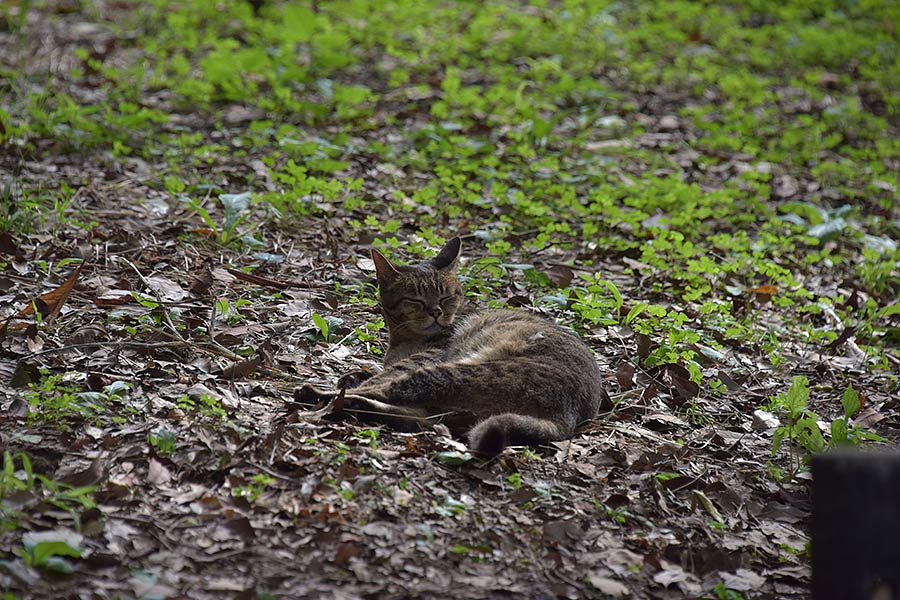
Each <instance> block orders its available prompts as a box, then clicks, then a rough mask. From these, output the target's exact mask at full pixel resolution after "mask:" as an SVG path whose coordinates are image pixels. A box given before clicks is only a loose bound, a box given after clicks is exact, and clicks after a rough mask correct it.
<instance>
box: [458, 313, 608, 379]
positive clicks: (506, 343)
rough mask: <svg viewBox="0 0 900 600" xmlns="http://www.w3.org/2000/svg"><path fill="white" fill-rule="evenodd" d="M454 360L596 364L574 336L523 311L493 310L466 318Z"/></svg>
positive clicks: (459, 334) (461, 326)
mask: <svg viewBox="0 0 900 600" xmlns="http://www.w3.org/2000/svg"><path fill="white" fill-rule="evenodd" d="M449 352H450V358H451V359H456V360H465V361H466V362H486V361H492V360H500V361H502V360H508V359H512V358H517V357H526V358H535V359H541V360H544V361H549V362H558V363H559V364H560V365H565V364H570V363H571V361H573V360H574V361H575V362H576V363H581V365H584V364H585V363H586V362H590V363H591V364H594V361H593V357H592V355H591V353H590V351H589V350H588V349H587V347H586V346H585V345H584V344H582V343H581V341H580V340H579V339H578V338H577V337H575V336H574V335H572V334H570V333H567V332H565V331H563V330H562V329H560V328H559V327H557V326H556V325H554V324H553V323H550V322H548V321H547V320H545V319H543V318H541V317H538V316H536V315H533V314H531V313H529V312H526V311H522V310H491V311H485V312H481V313H477V314H474V315H472V316H470V317H468V318H466V319H465V320H464V321H463V322H462V323H461V324H460V325H459V326H458V327H457V329H456V331H455V332H454V334H453V337H452V339H451V342H450V348H449Z"/></svg>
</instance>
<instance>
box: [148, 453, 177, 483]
mask: <svg viewBox="0 0 900 600" xmlns="http://www.w3.org/2000/svg"><path fill="white" fill-rule="evenodd" d="M170 479H172V473H171V472H170V471H169V469H167V468H166V467H165V466H164V465H163V464H162V463H161V462H159V461H158V460H156V459H155V458H151V459H150V468H149V470H148V473H147V480H148V481H150V483H155V484H156V485H165V484H167V483H169V480H170Z"/></svg>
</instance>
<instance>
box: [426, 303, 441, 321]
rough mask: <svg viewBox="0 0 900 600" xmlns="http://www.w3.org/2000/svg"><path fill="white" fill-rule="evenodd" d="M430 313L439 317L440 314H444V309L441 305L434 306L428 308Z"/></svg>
mask: <svg viewBox="0 0 900 600" xmlns="http://www.w3.org/2000/svg"><path fill="white" fill-rule="evenodd" d="M428 314H429V315H431V316H432V317H434V318H435V319H437V318H438V317H439V316H441V315H442V314H444V311H443V310H441V307H440V306H432V307H431V308H429V309H428Z"/></svg>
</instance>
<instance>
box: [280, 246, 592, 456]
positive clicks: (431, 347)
mask: <svg viewBox="0 0 900 600" xmlns="http://www.w3.org/2000/svg"><path fill="white" fill-rule="evenodd" d="M461 250H462V243H461V241H460V239H459V238H458V237H455V238H453V239H451V240H450V241H448V242H447V243H446V244H445V245H444V247H443V248H442V249H441V250H440V252H439V253H438V254H437V256H435V257H434V258H432V259H430V260H427V261H425V262H423V263H421V264H418V265H412V266H398V265H395V264H394V263H392V262H391V261H389V260H388V259H387V258H385V257H384V255H383V254H381V253H380V252H379V251H378V250H375V249H373V250H372V260H373V262H374V263H375V272H376V277H377V280H378V285H379V300H380V304H381V310H382V314H383V315H384V320H385V324H386V325H387V328H388V335H389V341H388V350H387V352H386V354H385V359H384V369H383V370H382V371H381V372H380V373H378V374H376V375H373V376H370V377H369V378H368V379H366V380H363V381H361V380H360V379H361V378H359V377H357V376H356V375H354V374H349V375H347V376H345V377H342V378H341V380H339V386H340V387H342V388H343V387H349V388H350V389H349V390H348V391H346V393H345V396H344V407H345V408H352V409H355V410H356V412H357V415H358V416H359V417H360V418H362V419H363V420H366V421H370V422H380V423H385V424H388V425H391V426H393V427H395V428H397V429H400V430H405V431H415V430H418V429H421V428H427V427H428V426H430V424H433V423H434V422H437V420H439V419H440V416H441V415H446V414H448V413H455V412H463V413H471V414H474V416H475V419H476V422H475V425H474V426H473V427H471V428H469V430H468V432H467V438H468V441H469V447H470V448H471V450H472V451H473V452H474V453H475V454H478V455H481V456H486V457H490V456H495V455H497V454H499V453H500V452H501V451H502V450H503V449H504V448H505V447H506V446H507V445H522V444H526V445H534V444H543V443H547V442H550V441H554V440H562V439H567V438H570V437H571V436H572V434H573V433H574V431H575V427H576V426H577V425H578V424H579V423H580V422H582V421H586V420H588V419H592V418H594V417H596V416H597V413H598V412H599V409H600V406H601V404H605V403H608V401H609V396H607V394H606V391H605V390H604V387H603V380H602V378H601V376H600V371H599V368H598V366H597V363H596V362H595V361H594V357H593V355H592V354H591V351H590V350H588V348H587V347H586V346H585V345H584V344H583V343H582V342H581V341H580V340H579V339H578V338H577V337H576V336H575V335H573V334H570V333H567V332H566V331H564V330H562V329H560V328H559V327H557V326H556V325H554V324H552V323H550V322H548V321H546V320H545V319H542V318H540V317H538V316H536V315H533V314H531V313H529V312H527V311H524V310H508V309H507V310H490V311H485V312H480V313H473V314H471V315H470V316H462V317H461V318H460V319H457V316H459V315H460V314H461V313H460V309H461V307H462V306H463V303H464V296H463V292H462V288H461V286H460V284H459V281H458V280H457V278H456V275H455V268H456V265H457V262H458V260H459V257H460V253H461ZM339 393H340V392H338V391H323V390H320V389H318V388H316V387H314V386H312V385H310V384H306V385H304V386H303V387H302V388H300V389H299V390H297V392H296V396H297V398H298V400H300V401H301V402H305V403H309V402H313V401H317V400H323V399H329V398H334V397H335V396H336V395H337V394H339ZM436 416H438V417H437V419H436V418H435V417H436ZM469 424H470V423H469Z"/></svg>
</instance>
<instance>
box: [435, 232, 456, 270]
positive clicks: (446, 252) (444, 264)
mask: <svg viewBox="0 0 900 600" xmlns="http://www.w3.org/2000/svg"><path fill="white" fill-rule="evenodd" d="M461 251H462V241H460V239H459V238H458V237H455V238H453V239H452V240H450V241H449V242H447V243H446V244H444V247H443V248H441V251H440V252H438V255H437V256H435V257H434V258H432V259H431V264H432V265H434V267H435V268H436V269H440V270H441V271H445V270H449V269H452V268H453V267H455V266H456V261H457V260H459V254H460V252H461Z"/></svg>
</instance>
